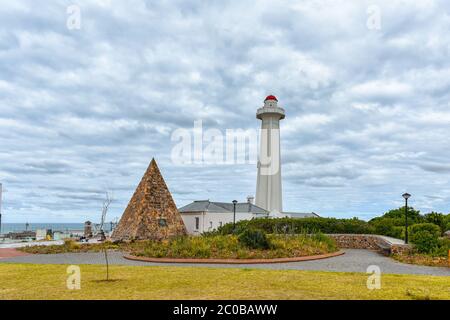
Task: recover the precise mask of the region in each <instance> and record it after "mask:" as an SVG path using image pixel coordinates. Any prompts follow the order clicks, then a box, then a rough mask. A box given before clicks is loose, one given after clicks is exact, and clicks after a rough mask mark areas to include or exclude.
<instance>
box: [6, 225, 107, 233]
mask: <svg viewBox="0 0 450 320" xmlns="http://www.w3.org/2000/svg"><path fill="white" fill-rule="evenodd" d="M37 229H51V230H53V231H82V230H84V223H57V222H56V223H53V222H43V223H28V225H27V223H26V222H25V223H2V225H1V230H0V233H1V234H5V233H9V232H21V231H26V230H28V231H36V230H37ZM104 230H105V231H111V224H110V222H107V223H105V225H104Z"/></svg>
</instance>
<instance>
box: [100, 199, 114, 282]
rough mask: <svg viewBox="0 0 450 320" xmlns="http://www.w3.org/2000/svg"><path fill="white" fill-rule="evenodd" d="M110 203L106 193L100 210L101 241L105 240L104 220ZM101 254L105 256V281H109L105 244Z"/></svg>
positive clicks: (110, 200)
mask: <svg viewBox="0 0 450 320" xmlns="http://www.w3.org/2000/svg"><path fill="white" fill-rule="evenodd" d="M111 202H112V196H111V195H110V194H109V192H108V191H107V192H106V198H105V200H104V201H103V208H102V219H101V221H100V232H99V234H100V237H101V241H105V240H106V236H105V231H104V230H103V226H104V224H105V220H106V214H107V213H108V209H109V206H110V205H111ZM103 252H104V254H105V263H106V281H109V261H108V249H107V247H106V244H105V243H104V245H103Z"/></svg>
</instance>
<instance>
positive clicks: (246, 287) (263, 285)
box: [0, 263, 450, 299]
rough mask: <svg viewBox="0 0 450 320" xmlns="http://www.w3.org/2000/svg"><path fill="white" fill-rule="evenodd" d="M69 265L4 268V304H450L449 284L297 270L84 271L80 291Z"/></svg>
mask: <svg viewBox="0 0 450 320" xmlns="http://www.w3.org/2000/svg"><path fill="white" fill-rule="evenodd" d="M66 268H67V265H33V264H5V263H3V264H0V279H1V280H0V299H450V278H449V277H437V276H415V275H414V276H413V275H382V277H381V289H379V290H368V289H367V287H366V281H367V277H368V275H366V274H363V273H338V272H318V271H296V270H259V269H234V268H230V269H226V268H209V267H150V266H149V267H130V266H111V267H110V275H111V278H112V279H113V280H114V281H110V282H106V281H102V280H104V278H105V267H104V266H96V265H81V266H80V268H81V289H80V290H69V289H67V287H66V279H67V276H68V275H67V273H66Z"/></svg>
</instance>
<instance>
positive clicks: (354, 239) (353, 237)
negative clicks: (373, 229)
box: [328, 234, 389, 250]
mask: <svg viewBox="0 0 450 320" xmlns="http://www.w3.org/2000/svg"><path fill="white" fill-rule="evenodd" d="M328 236H329V237H331V238H333V239H334V240H335V241H336V244H337V245H338V247H339V248H348V249H369V250H379V249H380V244H381V245H385V246H389V245H388V244H387V243H383V242H384V241H382V239H381V238H380V237H378V236H377V235H372V234H329V235H328Z"/></svg>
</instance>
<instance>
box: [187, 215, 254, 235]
mask: <svg viewBox="0 0 450 320" xmlns="http://www.w3.org/2000/svg"><path fill="white" fill-rule="evenodd" d="M181 217H182V218H183V222H184V224H185V226H186V229H187V232H188V234H193V235H199V234H201V233H203V232H208V231H213V230H215V229H217V228H218V227H219V226H220V225H221V223H222V225H224V224H227V223H230V222H233V213H228V212H227V213H209V212H206V213H205V212H189V213H186V212H185V213H181ZM195 218H199V228H198V229H196V223H195ZM252 218H253V214H251V213H236V222H238V221H240V220H250V219H252Z"/></svg>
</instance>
